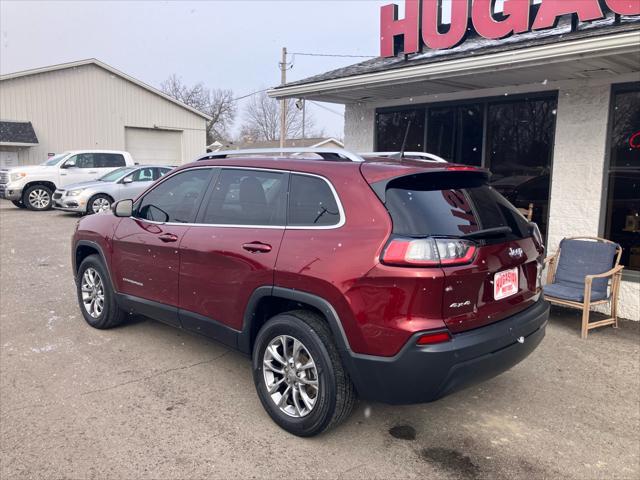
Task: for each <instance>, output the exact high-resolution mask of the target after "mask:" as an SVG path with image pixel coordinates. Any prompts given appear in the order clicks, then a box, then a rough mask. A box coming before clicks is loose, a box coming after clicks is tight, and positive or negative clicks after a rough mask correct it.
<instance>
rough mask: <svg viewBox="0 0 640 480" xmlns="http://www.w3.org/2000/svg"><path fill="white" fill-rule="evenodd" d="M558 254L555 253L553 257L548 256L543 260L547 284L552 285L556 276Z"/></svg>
mask: <svg viewBox="0 0 640 480" xmlns="http://www.w3.org/2000/svg"><path fill="white" fill-rule="evenodd" d="M559 253H560V252H559V251H558V252H555V253H554V254H553V255H550V256H548V257H547V258H545V259H544V263H543V265H544V266H545V267H547V283H548V284H549V283H553V280H554V277H555V276H556V261H557V260H558V254H559Z"/></svg>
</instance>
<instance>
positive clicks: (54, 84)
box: [0, 59, 210, 167]
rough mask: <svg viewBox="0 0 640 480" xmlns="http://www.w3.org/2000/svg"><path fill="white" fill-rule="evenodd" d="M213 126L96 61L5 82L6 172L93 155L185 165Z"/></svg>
mask: <svg viewBox="0 0 640 480" xmlns="http://www.w3.org/2000/svg"><path fill="white" fill-rule="evenodd" d="M207 120H210V118H209V117H208V116H207V115H205V114H204V113H202V112H199V111H197V110H195V109H193V108H191V107H189V106H187V105H185V104H183V103H181V102H179V101H177V100H175V99H174V98H171V97H170V96H168V95H165V94H164V93H162V92H160V91H159V90H157V89H155V88H153V87H151V86H149V85H146V84H145V83H143V82H141V81H139V80H137V79H135V78H133V77H131V76H129V75H127V74H125V73H123V72H120V71H119V70H116V69H115V68H113V67H111V66H109V65H107V64H105V63H102V62H100V61H99V60H95V59H89V60H82V61H79V62H73V63H66V64H61V65H53V66H49V67H44V68H38V69H34V70H27V71H23V72H17V73H10V74H6V75H2V76H0V167H13V166H20V165H34V164H39V163H42V162H43V161H44V160H46V159H47V157H48V156H50V155H51V154H55V153H62V152H64V151H67V150H86V149H101V150H104V149H106V150H126V151H128V152H129V153H131V155H132V156H133V158H134V160H135V161H136V162H138V163H141V164H150V163H153V164H165V165H179V164H181V163H185V162H188V161H191V160H192V159H194V158H195V157H197V156H198V155H200V154H202V153H203V152H204V151H205V148H206V145H207V143H206V122H207Z"/></svg>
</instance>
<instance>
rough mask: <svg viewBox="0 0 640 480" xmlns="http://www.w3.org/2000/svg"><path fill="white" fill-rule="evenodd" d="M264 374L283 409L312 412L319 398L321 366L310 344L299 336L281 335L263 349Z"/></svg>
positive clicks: (294, 413)
mask: <svg viewBox="0 0 640 480" xmlns="http://www.w3.org/2000/svg"><path fill="white" fill-rule="evenodd" d="M262 364H263V375H264V383H265V386H266V388H267V393H268V395H269V396H270V397H271V400H272V401H273V403H275V405H276V406H277V407H278V408H279V409H280V411H282V412H283V413H285V414H287V415H289V416H290V417H295V418H301V417H305V416H307V415H309V413H311V411H312V410H313V408H314V406H315V404H316V400H317V399H318V393H319V389H318V388H319V383H318V368H317V367H316V363H315V361H314V360H313V357H312V356H311V354H310V353H309V350H308V349H307V347H305V346H304V344H303V343H302V342H301V341H300V340H298V339H297V338H294V337H291V336H289V335H280V336H278V337H275V338H274V339H272V340H271V342H269V345H267V348H266V349H265V351H264V357H263V362H262Z"/></svg>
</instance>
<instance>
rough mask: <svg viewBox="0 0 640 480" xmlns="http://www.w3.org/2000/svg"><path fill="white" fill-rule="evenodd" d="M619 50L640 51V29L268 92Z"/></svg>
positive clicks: (293, 93)
mask: <svg viewBox="0 0 640 480" xmlns="http://www.w3.org/2000/svg"><path fill="white" fill-rule="evenodd" d="M616 50H625V51H626V50H629V51H632V52H637V51H640V30H633V31H630V32H623V33H618V34H612V35H607V36H599V37H592V38H582V39H577V40H569V41H565V42H559V43H552V44H547V45H535V46H531V47H526V48H521V49H518V52H522V55H521V56H520V57H519V58H514V55H513V52H514V50H507V51H504V52H498V53H486V54H483V55H474V56H473V57H463V58H456V59H452V60H443V61H439V62H434V63H426V64H421V65H415V66H406V67H402V68H392V69H389V70H384V71H378V72H371V73H362V74H357V75H349V76H345V77H339V78H332V79H327V80H320V81H311V82H308V83H301V82H296V84H294V85H290V86H287V85H279V86H276V87H273V88H271V89H269V90H268V91H267V94H268V95H269V97H272V98H288V97H289V98H290V97H299V98H304V97H305V96H306V95H311V94H315V93H326V92H331V91H336V90H342V89H348V88H355V87H359V86H362V85H369V86H370V85H374V84H378V85H380V84H385V83H387V82H393V81H399V80H402V81H420V80H428V79H437V78H440V77H442V76H446V75H450V74H451V73H454V72H455V73H456V74H457V75H456V76H460V75H470V74H473V73H475V72H476V71H478V70H483V69H495V68H498V67H504V66H505V65H508V68H518V67H519V66H522V65H525V64H527V63H528V64H532V63H533V64H536V62H537V63H540V62H545V63H548V62H560V61H562V60H563V59H565V58H567V57H569V58H571V57H574V58H575V57H580V56H584V55H588V54H592V56H596V55H605V54H607V53H608V52H611V51H616Z"/></svg>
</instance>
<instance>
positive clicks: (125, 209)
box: [113, 199, 133, 218]
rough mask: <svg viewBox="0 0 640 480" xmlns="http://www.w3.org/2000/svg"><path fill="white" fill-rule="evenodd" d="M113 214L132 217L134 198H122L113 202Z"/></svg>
mask: <svg viewBox="0 0 640 480" xmlns="http://www.w3.org/2000/svg"><path fill="white" fill-rule="evenodd" d="M113 214H114V215H115V216H116V217H125V218H126V217H130V216H131V215H133V200H131V199H127V200H120V201H119V202H116V203H114V204H113Z"/></svg>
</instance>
